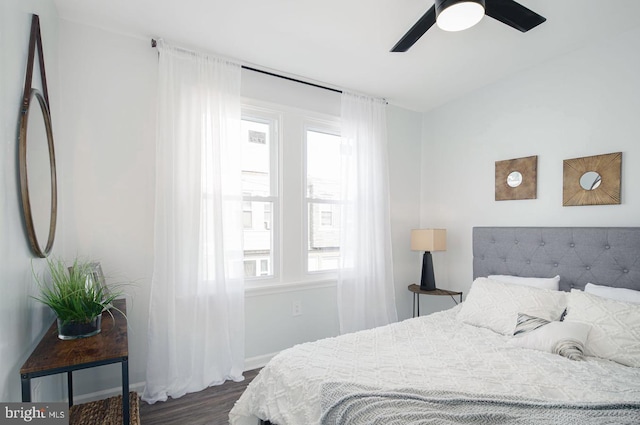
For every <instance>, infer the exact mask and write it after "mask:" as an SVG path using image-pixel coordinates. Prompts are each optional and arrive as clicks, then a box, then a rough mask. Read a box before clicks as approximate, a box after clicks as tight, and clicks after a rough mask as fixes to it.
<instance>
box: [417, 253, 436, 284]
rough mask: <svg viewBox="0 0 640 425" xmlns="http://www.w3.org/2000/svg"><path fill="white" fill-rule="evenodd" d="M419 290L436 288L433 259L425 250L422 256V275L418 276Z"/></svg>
mask: <svg viewBox="0 0 640 425" xmlns="http://www.w3.org/2000/svg"><path fill="white" fill-rule="evenodd" d="M420 290H422V291H435V290H436V278H435V276H434V274H433V259H432V258H431V253H430V252H429V251H425V253H424V256H423V257H422V277H421V278H420Z"/></svg>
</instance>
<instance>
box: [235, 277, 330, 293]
mask: <svg viewBox="0 0 640 425" xmlns="http://www.w3.org/2000/svg"><path fill="white" fill-rule="evenodd" d="M336 285H337V280H336V279H322V280H312V281H306V282H290V283H272V284H265V285H261V286H251V287H248V288H245V290H244V294H245V297H259V296H263V295H274V294H283V293H287V292H297V291H307V290H310V289H320V288H335V287H336Z"/></svg>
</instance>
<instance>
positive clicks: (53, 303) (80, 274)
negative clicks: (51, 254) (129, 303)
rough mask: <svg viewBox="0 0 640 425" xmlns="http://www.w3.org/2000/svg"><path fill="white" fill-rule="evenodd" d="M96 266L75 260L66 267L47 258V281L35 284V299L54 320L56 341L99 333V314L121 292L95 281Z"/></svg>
mask: <svg viewBox="0 0 640 425" xmlns="http://www.w3.org/2000/svg"><path fill="white" fill-rule="evenodd" d="M95 264H96V263H92V262H88V261H80V260H78V259H76V260H75V261H74V263H73V266H71V267H69V268H67V266H66V265H65V263H64V262H63V261H61V260H59V259H47V265H48V270H49V275H50V279H49V281H48V282H47V281H46V280H45V279H44V278H43V279H39V278H38V277H37V276H36V281H37V282H38V286H39V287H40V296H39V297H34V298H35V299H36V300H38V301H40V302H41V303H43V304H45V305H47V306H49V307H50V308H51V309H52V310H53V311H54V313H55V314H56V317H57V323H58V338H60V339H64V340H66V339H76V338H84V337H89V336H92V335H96V334H98V333H99V332H100V329H101V324H102V312H104V311H108V312H109V314H111V312H110V310H111V309H112V308H115V307H113V305H112V302H113V300H115V299H116V298H118V297H120V296H122V295H123V292H122V291H119V290H114V288H113V287H107V286H106V285H105V284H103V282H100V280H99V279H98V278H97V276H96V274H95Z"/></svg>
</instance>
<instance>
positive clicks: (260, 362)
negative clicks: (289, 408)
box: [65, 352, 278, 404]
mask: <svg viewBox="0 0 640 425" xmlns="http://www.w3.org/2000/svg"><path fill="white" fill-rule="evenodd" d="M276 354H278V352H275V353H270V354H263V355H261V356H255V357H250V358H247V359H245V360H244V370H245V371H248V370H253V369H260V368H262V367H264V366H265V365H266V364H267V363H268V362H269V360H271V359H272V358H273V357H275V355H276ZM145 385H146V383H145V382H136V383H133V384H130V385H129V391H135V392H137V393H138V394H140V395H142V391H144V386H145ZM120 394H122V387H114V388H109V389H106V390H102V391H96V392H93V393H88V394H80V395H77V396H76V395H74V396H73V404H81V403H89V402H91V401H96V400H102V399H105V398H109V397H113V396H116V395H120ZM65 401H68V400H65Z"/></svg>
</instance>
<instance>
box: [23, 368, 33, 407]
mask: <svg viewBox="0 0 640 425" xmlns="http://www.w3.org/2000/svg"><path fill="white" fill-rule="evenodd" d="M21 381H22V402H23V403H30V402H31V379H30V378H28V377H27V375H22V376H21Z"/></svg>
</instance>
